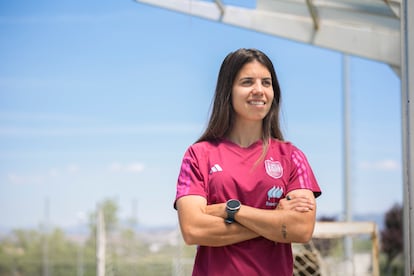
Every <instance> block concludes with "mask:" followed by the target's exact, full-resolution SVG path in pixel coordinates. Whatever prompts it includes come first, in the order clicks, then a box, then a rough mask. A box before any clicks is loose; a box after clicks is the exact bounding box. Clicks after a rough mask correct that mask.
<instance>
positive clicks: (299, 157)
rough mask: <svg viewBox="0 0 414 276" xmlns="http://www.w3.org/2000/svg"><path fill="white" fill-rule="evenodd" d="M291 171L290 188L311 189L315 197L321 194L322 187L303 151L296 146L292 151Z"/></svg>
mask: <svg viewBox="0 0 414 276" xmlns="http://www.w3.org/2000/svg"><path fill="white" fill-rule="evenodd" d="M291 162H292V163H291V172H290V179H289V188H288V189H289V190H290V191H291V190H296V189H307V190H311V191H312V192H313V194H314V195H315V198H316V197H318V196H320V195H321V189H320V187H319V185H318V182H317V180H316V178H315V175H314V173H313V171H312V168H311V167H310V165H309V162H308V160H307V158H306V156H305V154H303V152H302V151H301V150H299V149H297V148H295V147H294V149H293V151H292V152H291Z"/></svg>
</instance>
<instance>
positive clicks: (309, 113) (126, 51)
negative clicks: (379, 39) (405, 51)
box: [0, 0, 402, 235]
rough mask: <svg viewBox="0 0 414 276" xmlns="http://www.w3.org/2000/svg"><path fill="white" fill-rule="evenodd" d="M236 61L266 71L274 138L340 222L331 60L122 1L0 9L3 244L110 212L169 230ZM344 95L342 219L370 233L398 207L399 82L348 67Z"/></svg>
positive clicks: (337, 94) (329, 55) (337, 82)
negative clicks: (183, 175) (346, 161)
mask: <svg viewBox="0 0 414 276" xmlns="http://www.w3.org/2000/svg"><path fill="white" fill-rule="evenodd" d="M236 2H237V3H238V4H242V5H251V3H250V2H251V1H227V2H226V3H233V4H234V3H236ZM242 47H243V48H250V47H252V48H258V49H260V50H262V51H264V52H265V53H266V54H268V55H269V57H270V58H271V59H272V60H273V62H274V65H275V68H276V71H277V74H278V77H279V81H280V85H281V88H282V127H283V130H284V134H285V138H286V140H289V141H292V142H293V143H294V144H295V145H297V146H298V147H299V148H301V149H302V150H303V151H304V153H305V154H306V155H307V157H308V159H309V161H310V163H311V165H312V167H313V170H314V172H315V174H316V177H317V179H318V181H319V184H320V186H321V188H322V191H323V194H322V196H321V197H320V198H319V199H318V201H317V202H318V216H334V217H337V218H338V219H340V218H341V216H342V215H343V209H344V207H343V204H344V203H343V197H344V188H343V169H342V168H343V163H342V160H343V123H342V120H343V117H342V116H343V113H342V93H343V91H342V87H343V85H342V81H343V80H342V64H341V63H342V54H340V53H338V52H334V51H330V50H326V49H322V48H317V47H312V46H308V45H304V44H300V43H296V42H292V41H289V40H285V39H280V38H276V37H272V36H269V35H265V34H261V33H257V32H253V31H248V30H244V29H240V28H235V27H231V26H227V25H224V24H220V23H218V22H212V21H207V20H202V19H199V18H195V17H190V16H186V15H183V14H179V13H174V12H171V11H168V10H163V9H159V8H155V7H151V6H147V5H143V4H139V3H136V2H134V1H131V0H125V1H109V0H103V1H97V0H89V1H52V0H42V1H24V0H16V1H0V233H2V235H4V234H5V233H8V232H10V231H11V230H13V229H38V228H39V225H45V224H47V225H49V228H53V227H59V228H62V229H64V230H65V229H66V230H67V231H69V230H70V231H75V230H73V229H77V228H79V227H85V225H87V224H88V220H89V216H90V214H91V213H93V212H94V211H95V210H96V207H97V204H99V203H100V202H102V201H104V200H107V199H110V200H113V201H114V202H116V204H117V206H118V207H119V218H120V220H121V221H128V220H131V219H133V220H135V221H136V224H137V227H138V228H152V229H154V228H175V227H177V225H178V222H177V217H176V212H175V210H174V209H173V201H174V198H175V184H176V179H177V175H178V170H179V166H180V162H181V158H182V156H183V154H184V151H185V150H186V148H187V147H188V146H189V145H190V144H191V143H193V142H194V141H195V140H196V139H197V138H198V136H199V135H200V134H201V132H202V130H203V129H204V127H205V125H206V122H207V119H208V114H209V110H210V106H211V99H212V96H213V93H214V88H215V84H216V77H217V73H218V69H219V66H220V64H221V61H222V60H223V58H224V57H225V56H226V55H227V54H228V53H229V52H230V51H234V50H236V49H238V48H242ZM349 87H350V95H351V96H350V97H351V140H350V148H351V183H352V199H351V200H352V209H353V213H354V215H355V217H365V218H370V219H373V220H378V218H380V219H382V216H383V214H384V213H385V212H386V211H387V210H389V209H390V208H391V207H392V206H393V205H394V204H395V203H400V204H401V202H402V176H401V166H402V165H401V110H400V80H399V77H398V76H397V75H396V74H395V72H394V71H393V70H392V69H391V68H390V67H389V66H388V65H385V64H382V63H378V62H374V61H370V60H365V59H362V58H358V57H352V56H350V57H349ZM379 223H381V221H379Z"/></svg>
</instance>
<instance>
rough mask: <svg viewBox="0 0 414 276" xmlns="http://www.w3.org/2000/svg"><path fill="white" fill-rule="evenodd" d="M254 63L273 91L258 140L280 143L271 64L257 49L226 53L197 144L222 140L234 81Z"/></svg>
mask: <svg viewBox="0 0 414 276" xmlns="http://www.w3.org/2000/svg"><path fill="white" fill-rule="evenodd" d="M255 60H256V61H258V62H260V63H261V64H263V65H264V66H265V67H266V68H267V69H268V70H269V72H270V75H271V77H272V86H273V92H274V97H273V102H272V105H271V107H270V110H269V113H268V114H267V115H266V117H265V118H264V119H263V133H262V140H263V142H264V144H265V145H267V143H268V140H269V138H276V139H279V140H282V141H283V134H282V131H281V130H280V123H279V111H280V102H281V93H280V87H279V82H278V80H277V76H276V72H275V69H274V67H273V63H272V61H271V60H270V59H269V57H268V56H267V55H266V54H264V53H263V52H261V51H259V50H257V49H244V48H242V49H238V50H237V51H235V52H232V53H230V54H228V55H227V56H226V58H225V59H224V60H223V63H222V64H221V67H220V71H219V75H218V78H217V85H216V92H215V95H214V102H213V108H212V111H211V115H210V120H209V122H208V125H207V128H206V130H205V131H204V133H203V134H202V135H201V137H200V138H199V139H198V140H197V142H201V141H216V140H219V139H223V138H225V137H226V136H227V135H228V134H229V133H230V131H231V130H232V128H233V124H234V117H235V115H234V109H233V105H232V101H231V93H232V89H233V83H234V79H235V78H236V76H237V74H238V73H239V71H240V70H241V68H242V67H243V66H244V65H245V64H246V63H249V62H252V61H255Z"/></svg>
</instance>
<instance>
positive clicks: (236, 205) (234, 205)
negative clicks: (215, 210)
mask: <svg viewBox="0 0 414 276" xmlns="http://www.w3.org/2000/svg"><path fill="white" fill-rule="evenodd" d="M227 208H229V209H230V210H237V209H238V208H240V201H238V200H236V199H230V200H229V201H227Z"/></svg>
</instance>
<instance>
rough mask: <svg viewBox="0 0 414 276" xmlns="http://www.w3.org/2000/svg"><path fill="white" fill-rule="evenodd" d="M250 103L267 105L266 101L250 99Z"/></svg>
mask: <svg viewBox="0 0 414 276" xmlns="http://www.w3.org/2000/svg"><path fill="white" fill-rule="evenodd" d="M248 103H249V104H251V105H265V104H266V103H265V102H264V101H249V102H248Z"/></svg>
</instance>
